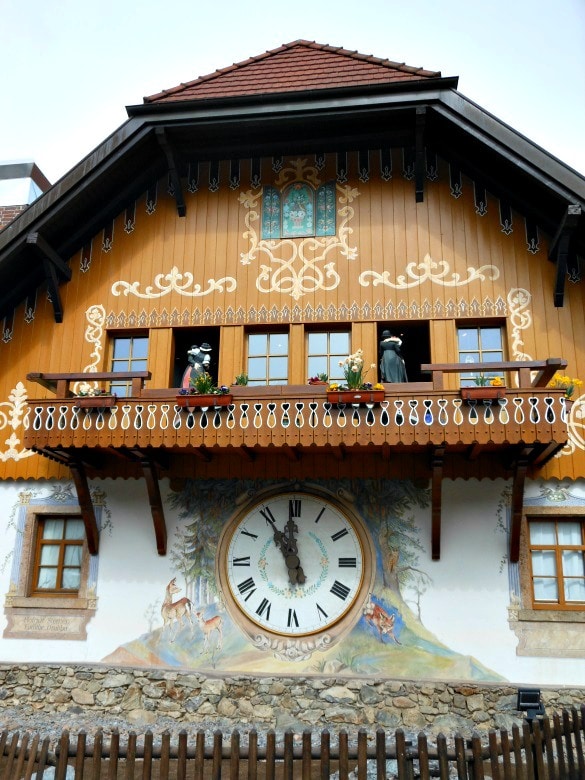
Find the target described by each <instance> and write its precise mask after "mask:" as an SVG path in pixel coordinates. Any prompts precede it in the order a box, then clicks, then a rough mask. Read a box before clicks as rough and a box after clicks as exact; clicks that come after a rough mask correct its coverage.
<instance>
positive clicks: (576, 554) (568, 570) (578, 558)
mask: <svg viewBox="0 0 585 780" xmlns="http://www.w3.org/2000/svg"><path fill="white" fill-rule="evenodd" d="M563 574H564V575H565V577H585V566H584V562H583V553H582V552H581V551H580V550H563Z"/></svg>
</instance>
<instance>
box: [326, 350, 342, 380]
mask: <svg viewBox="0 0 585 780" xmlns="http://www.w3.org/2000/svg"><path fill="white" fill-rule="evenodd" d="M334 379H335V380H341V379H343V380H345V376H344V374H343V368H342V367H341V366H340V365H339V355H335V356H333V357H331V359H330V360H329V381H333V380H334Z"/></svg>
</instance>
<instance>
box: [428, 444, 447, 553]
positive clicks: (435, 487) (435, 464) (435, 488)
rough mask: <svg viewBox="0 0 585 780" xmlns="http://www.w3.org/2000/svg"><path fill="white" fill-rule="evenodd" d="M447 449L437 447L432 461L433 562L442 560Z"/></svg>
mask: <svg viewBox="0 0 585 780" xmlns="http://www.w3.org/2000/svg"><path fill="white" fill-rule="evenodd" d="M444 457H445V448H444V447H436V448H435V451H434V452H433V456H432V461H431V470H432V479H431V555H432V559H433V561H438V560H439V559H440V558H441V503H442V496H441V488H442V483H443V460H444Z"/></svg>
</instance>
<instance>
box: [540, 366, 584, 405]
mask: <svg viewBox="0 0 585 780" xmlns="http://www.w3.org/2000/svg"><path fill="white" fill-rule="evenodd" d="M582 386H583V382H582V381H581V380H580V379H577V378H576V377H575V378H573V379H571V377H570V376H567V375H566V374H561V372H560V371H557V373H556V374H555V375H554V376H553V378H552V379H551V380H550V382H549V383H548V385H547V387H550V388H552V389H553V390H564V391H565V398H570V397H571V396H572V395H573V393H574V392H575V389H576V388H577V387H582Z"/></svg>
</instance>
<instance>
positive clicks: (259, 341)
mask: <svg viewBox="0 0 585 780" xmlns="http://www.w3.org/2000/svg"><path fill="white" fill-rule="evenodd" d="M267 346H268V344H267V340H266V334H265V333H250V335H249V336H248V355H266V354H268V349H267Z"/></svg>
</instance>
